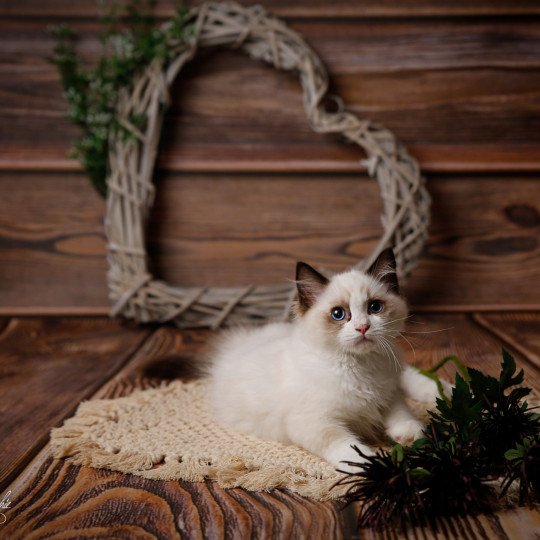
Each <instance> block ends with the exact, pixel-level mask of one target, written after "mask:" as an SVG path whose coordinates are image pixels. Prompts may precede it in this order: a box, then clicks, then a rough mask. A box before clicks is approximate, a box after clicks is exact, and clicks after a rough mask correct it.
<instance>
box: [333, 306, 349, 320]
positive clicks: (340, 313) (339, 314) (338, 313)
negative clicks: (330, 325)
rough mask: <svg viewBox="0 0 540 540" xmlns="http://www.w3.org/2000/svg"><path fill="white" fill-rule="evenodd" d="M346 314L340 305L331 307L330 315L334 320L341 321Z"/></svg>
mask: <svg viewBox="0 0 540 540" xmlns="http://www.w3.org/2000/svg"><path fill="white" fill-rule="evenodd" d="M346 315H347V312H346V311H345V310H344V309H343V308H342V307H339V306H338V307H335V308H332V311H330V317H332V319H334V321H342V320H343V319H344V318H345V317H346Z"/></svg>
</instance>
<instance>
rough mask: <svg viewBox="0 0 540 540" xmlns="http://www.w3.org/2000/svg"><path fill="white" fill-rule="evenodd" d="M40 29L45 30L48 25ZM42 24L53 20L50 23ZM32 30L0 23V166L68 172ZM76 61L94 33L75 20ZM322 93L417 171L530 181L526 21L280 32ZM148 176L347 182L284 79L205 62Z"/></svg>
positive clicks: (537, 30) (70, 134) (534, 75)
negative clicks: (313, 61) (377, 128)
mask: <svg viewBox="0 0 540 540" xmlns="http://www.w3.org/2000/svg"><path fill="white" fill-rule="evenodd" d="M50 22H54V21H50ZM56 22H60V21H59V20H58V21H56ZM46 26H47V24H46V23H44V21H43V20H36V19H22V20H11V19H6V20H4V21H0V76H1V77H0V81H1V83H0V85H1V86H0V95H1V96H2V100H1V103H0V122H2V124H3V125H5V126H9V129H4V130H2V132H0V142H1V144H2V148H3V152H2V155H1V156H0V168H3V169H24V170H40V169H47V168H48V169H55V170H59V169H60V170H66V169H70V170H78V165H77V163H76V162H74V161H70V160H68V159H67V157H66V156H67V154H68V151H69V147H70V145H71V143H72V142H73V140H74V139H75V138H76V137H77V136H78V130H77V128H75V127H74V126H72V125H71V124H70V123H69V121H68V120H67V118H66V110H67V105H66V103H65V101H64V99H63V97H62V89H61V87H60V83H59V78H58V75H57V73H56V69H55V67H54V66H53V65H51V64H50V62H49V57H50V56H51V54H52V48H53V40H52V38H51V37H49V36H48V35H47V34H46ZM74 26H75V28H76V29H77V30H79V31H80V34H81V39H80V50H81V53H82V54H83V56H84V57H85V58H87V59H89V58H92V57H95V56H96V54H97V53H98V51H99V44H98V40H97V34H98V27H97V26H96V24H95V23H94V22H77V23H75V24H74ZM293 27H294V28H295V29H297V30H298V31H300V32H301V33H302V34H303V35H304V36H305V37H306V39H307V41H308V42H309V43H310V44H311V45H312V46H313V47H314V48H315V49H316V50H317V51H318V52H319V53H320V55H321V56H322V58H323V59H324V61H325V62H326V64H327V65H328V68H329V70H330V72H331V74H332V77H333V91H334V92H335V93H337V94H339V95H340V96H341V97H342V98H343V99H344V101H345V103H347V105H348V106H349V107H350V108H351V110H353V111H354V112H356V113H357V114H358V115H360V116H365V117H368V118H370V119H372V120H373V121H377V122H382V123H384V124H386V125H387V126H388V127H389V128H390V129H392V130H393V131H394V132H395V133H396V134H397V135H398V137H400V138H401V139H402V140H403V141H404V142H405V143H406V144H407V145H408V146H409V147H410V149H411V151H412V152H413V154H415V155H416V156H417V157H418V158H419V160H420V162H421V164H422V166H423V168H424V170H426V171H470V170H474V171H477V170H509V171H516V170H539V168H540V158H539V157H538V156H539V155H540V152H539V150H540V106H539V105H538V103H539V99H538V97H539V95H538V94H539V90H538V88H539V87H540V25H538V24H537V23H536V21H535V20H534V19H523V18H521V19H505V18H503V19H489V20H488V19H486V20H481V21H478V20H476V19H471V20H468V19H464V20H460V21H458V22H455V21H453V20H447V19H442V20H437V21H433V20H431V19H430V20H418V19H414V20H403V21H401V20H400V21H396V20H394V19H392V20H374V21H370V22H369V24H367V23H362V22H359V21H350V20H347V19H339V20H335V21H332V22H328V21H326V20H318V19H315V20H305V21H295V22H293ZM172 93H173V96H174V99H173V107H172V109H171V111H170V112H169V114H168V116H167V118H166V123H165V129H164V134H163V144H162V149H161V152H160V156H159V166H160V167H162V168H164V169H167V170H182V171H208V170H216V171H233V170H234V171H241V170H244V171H245V170H256V171H291V170H295V171H304V172H306V171H328V172H335V171H342V172H343V171H352V172H356V171H357V170H358V168H359V164H358V161H359V159H360V158H361V157H362V156H361V152H360V151H359V149H358V148H357V147H356V146H352V145H346V144H343V143H341V142H340V141H339V140H337V139H336V138H334V137H331V136H326V137H324V136H321V135H318V134H315V133H313V132H312V131H311V129H310V127H309V126H308V125H307V122H306V118H305V114H304V112H303V109H302V98H301V94H300V88H299V83H298V81H297V80H296V78H295V77H294V76H293V75H290V74H285V73H280V72H277V71H275V70H273V69H271V68H269V67H266V66H263V65H260V64H258V63H254V62H253V61H252V60H250V59H248V58H246V57H244V56H243V55H241V54H239V53H232V52H228V53H227V52H222V53H219V54H218V53H216V54H206V55H205V59H201V61H200V62H197V63H196V64H192V65H190V66H188V67H187V68H186V70H185V72H183V73H182V77H181V80H179V81H178V82H177V84H175V86H174V88H173V92H172Z"/></svg>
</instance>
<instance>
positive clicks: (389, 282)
mask: <svg viewBox="0 0 540 540" xmlns="http://www.w3.org/2000/svg"><path fill="white" fill-rule="evenodd" d="M367 274H368V275H370V276H373V277H374V278H375V279H376V280H377V281H379V282H380V283H384V284H385V285H386V286H387V287H388V292H392V293H394V294H399V283H398V278H397V274H396V258H395V257H394V251H393V250H392V248H386V249H385V250H384V251H382V252H381V254H380V255H379V256H378V257H377V259H376V260H375V262H374V263H373V264H372V265H371V266H370V267H369V269H368V271H367Z"/></svg>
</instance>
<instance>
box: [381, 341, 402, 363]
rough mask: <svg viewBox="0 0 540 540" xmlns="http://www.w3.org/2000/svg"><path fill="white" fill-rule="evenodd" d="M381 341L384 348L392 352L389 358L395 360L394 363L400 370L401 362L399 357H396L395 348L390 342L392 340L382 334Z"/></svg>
mask: <svg viewBox="0 0 540 540" xmlns="http://www.w3.org/2000/svg"><path fill="white" fill-rule="evenodd" d="M379 343H380V344H381V345H382V347H383V349H384V350H385V351H387V352H390V353H391V355H392V356H390V355H388V358H389V359H390V360H392V359H393V360H394V365H395V367H396V371H399V368H400V363H399V361H398V359H397V358H396V354H395V352H394V349H393V348H392V345H391V344H390V342H389V341H388V340H387V339H386V338H385V337H383V336H380V341H379Z"/></svg>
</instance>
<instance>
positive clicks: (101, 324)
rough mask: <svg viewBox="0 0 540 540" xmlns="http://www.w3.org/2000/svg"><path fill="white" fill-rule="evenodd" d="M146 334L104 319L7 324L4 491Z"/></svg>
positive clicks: (2, 354) (0, 474)
mask: <svg viewBox="0 0 540 540" xmlns="http://www.w3.org/2000/svg"><path fill="white" fill-rule="evenodd" d="M148 332H149V331H148V330H146V329H144V328H141V327H138V328H137V327H135V326H133V325H126V324H122V323H120V322H119V321H110V320H103V319H89V318H86V319H11V320H10V321H9V323H8V325H7V326H6V327H5V328H4V329H3V331H2V332H1V333H0V415H1V417H2V421H1V433H2V437H1V440H2V441H3V444H2V451H1V452H0V491H1V490H2V487H3V486H5V485H6V483H7V482H9V481H10V479H11V478H13V477H14V476H16V475H17V473H18V472H19V470H20V469H21V467H23V466H24V465H25V464H26V463H27V462H28V461H29V460H30V459H31V458H32V457H33V456H34V455H35V454H36V452H37V451H38V450H39V449H40V448H41V447H42V446H43V445H44V444H45V442H46V441H47V439H48V436H49V429H50V428H51V427H52V426H55V425H57V424H58V423H59V422H60V421H61V420H62V419H63V418H65V417H66V416H67V415H69V414H72V413H73V412H74V411H75V408H76V406H77V404H78V402H79V401H81V400H83V399H85V398H87V397H89V396H90V395H92V394H93V393H94V392H95V391H96V389H97V388H99V387H100V386H101V385H103V383H104V382H105V381H107V380H108V379H109V378H110V377H111V376H112V375H113V374H114V373H115V372H116V371H118V369H119V368H120V367H121V366H122V364H123V363H124V362H125V361H126V360H127V359H128V358H129V357H130V355H131V354H132V353H133V352H134V351H135V350H137V348H138V347H139V345H140V344H141V342H142V340H143V339H144V338H145V337H146V336H147V335H148Z"/></svg>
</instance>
